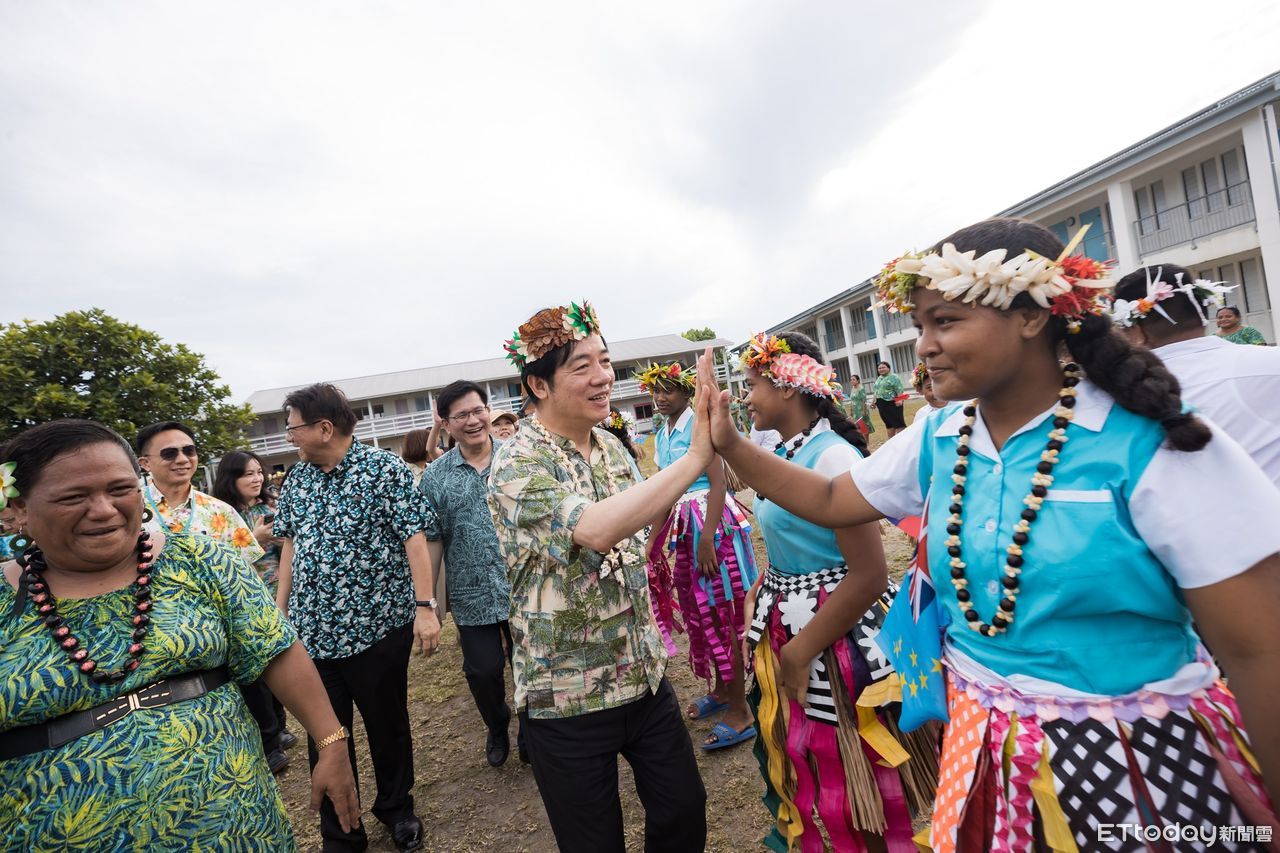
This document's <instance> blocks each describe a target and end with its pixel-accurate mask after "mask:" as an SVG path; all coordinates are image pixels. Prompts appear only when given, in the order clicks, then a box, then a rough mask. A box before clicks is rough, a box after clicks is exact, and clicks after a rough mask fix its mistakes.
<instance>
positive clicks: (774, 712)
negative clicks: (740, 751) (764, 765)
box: [755, 637, 804, 850]
mask: <svg viewBox="0 0 1280 853" xmlns="http://www.w3.org/2000/svg"><path fill="white" fill-rule="evenodd" d="M774 663H775V662H774V659H773V649H772V648H770V647H769V640H768V638H767V637H762V638H761V639H760V642H758V643H756V653H755V665H756V684H758V685H759V686H760V708H759V710H758V712H757V716H758V718H759V719H758V721H757V722H758V725H757V726H756V730H757V731H758V732H759V735H758V736H759V737H762V738H764V747H765V754H766V755H768V757H769V781H770V782H772V783H773V790H775V791H777V793H778V800H779V802H778V832H780V833H781V834H782V836H783V837H784V838H785V839H786V840H787V849H788V850H791V849H794V848H795V846H796V842H797V840H798V839H799V838H800V836H801V834H803V833H804V823H803V822H802V821H801V819H800V809H798V808H797V807H796V804H795V801H794V800H792V799H791V797H790V795H789V794H788V790H787V745H786V744H785V743H778V742H777V740H776V738H775V737H774V732H775V731H777V728H776V722H777V719H778V714H779V713H781V714H782V716H783V720H784V721H787V718H788V717H789V713H788V707H787V705H786V704H785V703H784V699H783V697H781V696H780V695H779V694H778V681H777V676H776V673H775V668H774ZM784 730H785V727H784Z"/></svg>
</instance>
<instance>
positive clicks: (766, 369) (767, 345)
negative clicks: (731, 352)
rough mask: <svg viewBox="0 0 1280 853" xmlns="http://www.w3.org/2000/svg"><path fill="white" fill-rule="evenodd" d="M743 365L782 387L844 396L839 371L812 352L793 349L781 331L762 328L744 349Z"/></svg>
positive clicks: (815, 394)
mask: <svg viewBox="0 0 1280 853" xmlns="http://www.w3.org/2000/svg"><path fill="white" fill-rule="evenodd" d="M742 366H743V368H748V367H749V368H751V369H752V370H755V371H756V372H757V373H759V374H761V375H762V376H767V377H769V379H770V381H772V382H773V384H774V385H775V386H777V387H779V388H784V387H785V388H795V389H796V390H797V391H802V392H804V393H805V394H809V395H811V396H814V397H833V398H835V399H837V400H843V399H844V391H843V390H842V389H841V388H840V383H839V382H836V381H835V378H836V374H835V371H834V370H832V369H831V367H830V366H828V365H825V364H823V363H822V362H820V361H817V360H816V359H814V358H813V357H812V356H807V355H800V354H798V353H794V352H792V351H791V345H790V344H788V343H787V342H786V341H785V340H784V339H782V338H779V337H778V336H777V335H769V334H766V333H764V332H760V333H759V334H758V335H756V336H755V337H753V338H752V339H751V340H750V341H748V342H747V348H746V349H745V350H743V352H742Z"/></svg>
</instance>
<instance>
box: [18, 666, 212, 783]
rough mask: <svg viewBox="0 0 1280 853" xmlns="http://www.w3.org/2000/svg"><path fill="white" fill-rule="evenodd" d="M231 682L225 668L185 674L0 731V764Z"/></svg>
mask: <svg viewBox="0 0 1280 853" xmlns="http://www.w3.org/2000/svg"><path fill="white" fill-rule="evenodd" d="M230 680H231V676H230V674H228V672H227V668H226V667H225V666H220V667H218V668H217V669H203V670H200V671H199V672H186V673H183V674H182V675H175V676H173V677H172V678H166V679H163V680H161V681H157V682H156V683H155V684H149V685H147V686H146V687H143V688H141V689H139V690H135V691H134V692H133V693H126V694H125V695H123V696H117V697H116V698H115V699H112V700H111V701H110V702H106V703H103V704H102V705H98V706H97V707H95V708H89V709H87V710H84V711H72V712H71V713H69V714H63V715H62V716H61V717H54V718H53V719H52V720H49V721H48V722H44V723H37V724H35V725H33V726H20V727H18V728H16V729H10V730H9V731H7V732H0V761H7V760H9V759H11V758H17V757H18V756H20V755H30V754H31V753H33V752H41V751H42V750H46V749H55V748H57V747H59V746H62V745H63V744H64V743H70V742H71V741H73V740H75V739H76V738H78V737H83V736H85V735H87V734H89V733H91V732H96V731H98V730H100V729H105V728H106V727H107V726H109V725H111V724H112V723H114V722H116V721H118V720H123V719H124V718H125V717H127V716H129V715H130V714H131V713H133V712H134V711H140V710H143V709H144V708H163V707H164V706H165V705H172V704H173V703H174V702H185V701H187V700H188V699H195V698H197V697H200V696H203V695H204V694H206V693H209V692H211V691H213V690H216V689H218V688H219V687H221V686H222V685H224V684H226V683H227V682H228V681H230Z"/></svg>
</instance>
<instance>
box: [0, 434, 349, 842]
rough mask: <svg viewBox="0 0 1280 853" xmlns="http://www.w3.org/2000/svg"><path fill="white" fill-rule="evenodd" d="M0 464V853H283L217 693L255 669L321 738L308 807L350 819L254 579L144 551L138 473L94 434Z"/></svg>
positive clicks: (278, 814)
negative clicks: (4, 493)
mask: <svg viewBox="0 0 1280 853" xmlns="http://www.w3.org/2000/svg"><path fill="white" fill-rule="evenodd" d="M3 462H4V463H5V465H6V467H8V468H9V471H10V473H11V474H12V476H13V479H14V485H15V487H16V490H17V491H18V492H19V493H20V497H16V498H13V500H12V503H13V505H14V507H16V509H17V511H18V521H19V524H20V526H21V531H22V538H23V539H25V540H26V541H24V542H22V543H20V544H21V545H22V546H23V552H22V556H21V557H20V558H19V560H18V561H16V562H9V563H6V564H4V566H3V575H4V577H3V580H2V581H0V848H3V849H5V850H23V851H42V850H103V851H114V850H149V851H152V850H193V849H203V850H273V851H275V850H291V849H294V842H293V837H292V833H291V831H290V827H289V823H288V820H287V818H286V816H285V812H284V807H283V804H282V802H281V799H280V793H279V789H278V788H277V787H276V785H275V782H274V781H273V779H272V777H271V774H270V772H269V771H268V769H267V765H266V761H265V760H264V758H263V754H262V748H261V744H260V742H259V737H258V731H257V727H256V726H255V725H254V722H253V719H252V717H251V716H250V715H249V712H248V709H247V708H246V707H245V704H244V701H243V700H242V699H241V697H240V692H239V691H238V690H237V689H236V686H235V684H233V683H231V682H238V683H247V682H251V681H253V680H254V679H256V678H258V677H259V676H262V677H265V679H266V680H267V682H268V684H269V685H270V686H271V689H272V690H273V691H275V692H276V693H277V695H278V696H279V697H280V698H281V700H282V701H283V702H284V703H285V705H286V706H287V707H288V708H289V709H290V711H292V712H293V713H294V715H295V716H297V717H298V719H299V720H300V721H301V722H302V723H303V724H304V725H305V726H306V728H307V730H308V731H309V732H311V733H312V735H313V736H314V737H315V738H316V739H317V741H318V742H319V743H320V744H321V745H322V748H321V751H320V761H319V763H318V764H317V766H316V769H315V771H314V773H313V775H312V806H313V807H318V805H319V803H320V800H321V797H323V796H326V795H327V796H329V797H330V798H331V799H332V800H333V801H334V803H335V805H336V806H337V808H338V813H339V815H341V817H342V820H343V821H344V822H347V823H350V824H355V823H358V821H359V804H358V802H357V797H356V792H355V783H354V779H353V777H352V773H351V767H350V765H349V763H348V761H347V753H346V750H345V749H344V748H343V746H342V745H337V746H334V745H333V744H336V743H337V741H339V740H342V739H344V738H345V736H346V732H345V730H343V729H342V728H341V727H340V726H339V724H338V721H337V718H336V717H335V716H334V714H333V710H332V708H331V707H330V705H329V702H328V699H327V697H326V694H325V692H324V688H323V686H322V685H321V683H320V678H319V676H318V675H317V673H316V670H315V667H314V665H313V664H312V663H311V659H310V658H309V657H308V656H307V653H306V651H305V649H303V647H302V646H301V644H299V643H298V642H297V640H296V636H295V634H294V631H293V628H292V627H291V626H290V625H289V624H288V623H287V622H286V621H285V620H284V619H283V617H282V616H281V614H280V612H279V611H278V610H277V609H276V607H275V606H274V604H273V603H272V602H271V600H270V598H269V596H268V595H267V592H266V589H265V587H264V586H263V585H262V582H261V581H260V580H259V579H258V577H257V576H256V574H254V572H253V570H252V569H251V568H250V567H249V566H247V565H246V564H245V563H244V561H243V560H242V559H240V558H239V556H238V555H236V554H234V553H233V552H231V551H229V550H228V549H227V548H225V547H224V546H222V545H220V544H218V543H215V542H214V541H212V540H210V539H208V538H205V537H200V536H192V535H188V534H175V535H171V536H169V537H168V538H167V540H166V541H164V542H163V543H151V542H150V541H149V540H147V539H146V537H145V536H143V535H142V534H141V525H142V512H143V508H142V499H141V495H140V492H139V487H138V474H137V461H136V460H135V459H134V458H133V454H132V452H131V451H130V449H129V446H128V444H127V443H126V442H125V441H124V440H123V439H121V438H120V437H119V436H118V435H116V434H115V433H114V432H112V431H111V430H109V429H108V428H106V427H104V426H102V425H100V424H96V423H93V422H91V421H54V422H51V423H47V424H43V425H41V426H37V427H33V428H31V429H29V430H27V431H26V432H25V433H23V434H21V435H19V436H18V437H17V438H15V439H13V440H12V441H11V442H9V444H8V445H6V446H5V448H4V459H3ZM85 712H89V713H85ZM64 741H65V742H64Z"/></svg>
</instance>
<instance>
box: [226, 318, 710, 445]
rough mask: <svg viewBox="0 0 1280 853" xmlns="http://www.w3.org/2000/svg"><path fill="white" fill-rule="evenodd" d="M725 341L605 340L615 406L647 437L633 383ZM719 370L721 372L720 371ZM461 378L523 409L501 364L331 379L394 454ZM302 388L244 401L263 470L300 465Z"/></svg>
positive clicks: (506, 407)
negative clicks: (293, 415) (291, 415)
mask: <svg viewBox="0 0 1280 853" xmlns="http://www.w3.org/2000/svg"><path fill="white" fill-rule="evenodd" d="M730 343H731V342H730V341H727V340H724V339H721V338H717V339H715V340H710V341H690V340H688V339H686V338H683V337H681V336H680V335H656V336H654V337H648V338H636V339H634V340H628V341H610V342H609V353H610V355H611V356H612V358H613V369H614V373H615V375H616V377H617V378H616V381H615V382H614V385H613V391H612V397H613V403H614V406H615V407H616V408H617V409H618V410H619V411H621V412H623V413H624V414H627V415H630V416H632V417H634V418H635V420H636V428H637V430H639V431H641V432H644V431H648V430H649V429H650V428H651V424H650V418H651V417H652V416H653V406H652V403H651V401H650V399H649V395H648V394H646V393H644V392H643V391H641V390H640V384H639V382H638V381H637V380H636V378H635V377H636V376H637V375H639V373H640V372H641V371H643V370H644V369H645V368H646V367H648V366H649V364H650V363H651V362H655V361H661V362H672V361H678V362H680V363H681V364H682V365H684V366H685V367H693V366H694V364H695V362H696V361H697V358H698V356H699V355H701V354H702V351H703V349H704V348H705V347H707V346H708V345H710V346H712V347H715V348H717V349H720V348H723V347H726V346H728V345H729V344H730ZM720 372H721V374H724V368H723V366H722V367H721V368H720ZM459 379H467V380H470V381H472V382H475V383H476V384H477V385H480V386H481V387H482V388H485V389H486V391H487V392H488V394H489V407H490V408H491V409H492V410H494V411H515V410H516V409H518V408H519V407H520V399H521V398H520V374H519V371H517V370H516V369H515V367H513V366H512V364H511V363H510V362H509V361H507V360H506V359H505V358H487V359H481V360H479V361H464V362H460V363H458V364H444V365H440V366H438V367H423V368H418V369H415V370H401V371H397V372H395V373H380V374H377V375H374V376H360V377H356V378H353V379H335V380H331V381H332V382H333V384H334V385H336V386H337V387H338V388H340V389H341V390H342V392H343V393H344V394H346V395H347V398H348V399H349V400H350V401H351V407H352V408H353V409H355V412H356V417H358V418H359V422H358V423H357V424H356V429H355V437H356V439H357V440H359V441H363V442H364V443H366V444H370V445H373V446H374V447H381V448H384V449H386V450H390V451H392V452H395V453H399V452H400V449H401V448H402V447H403V446H404V436H405V434H406V433H408V432H409V431H410V430H414V429H430V427H431V425H432V423H433V422H434V417H435V395H436V394H438V393H439V392H440V391H441V389H443V388H444V387H445V386H446V385H448V384H449V383H451V382H454V381H456V380H459ZM720 379H721V380H722V381H723V380H724V379H726V376H725V375H721V376H720ZM302 387H304V386H302V385H292V386H289V387H285V388H269V389H266V390H263V391H255V392H254V393H253V394H251V395H250V396H249V399H248V401H247V402H248V403H249V405H250V406H251V407H252V409H253V413H254V415H255V416H256V420H255V422H254V423H253V425H252V426H251V427H250V429H249V437H250V449H251V450H253V452H254V453H257V454H258V455H259V456H261V457H262V461H263V463H264V465H265V466H266V467H267V468H268V469H272V470H284V469H285V468H287V467H288V466H290V465H292V464H293V463H295V462H297V461H298V454H297V453H296V452H295V451H294V449H293V445H291V444H289V442H288V441H287V439H286V437H285V432H284V427H285V418H286V414H287V413H286V412H285V410H284V399H285V397H286V396H288V394H289V392H290V391H294V390H297V389H298V388H302Z"/></svg>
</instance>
